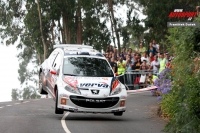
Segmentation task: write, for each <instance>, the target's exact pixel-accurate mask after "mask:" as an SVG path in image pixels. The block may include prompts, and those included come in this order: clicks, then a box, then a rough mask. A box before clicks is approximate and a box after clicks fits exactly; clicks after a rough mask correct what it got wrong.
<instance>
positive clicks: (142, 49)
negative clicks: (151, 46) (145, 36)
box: [138, 43, 146, 55]
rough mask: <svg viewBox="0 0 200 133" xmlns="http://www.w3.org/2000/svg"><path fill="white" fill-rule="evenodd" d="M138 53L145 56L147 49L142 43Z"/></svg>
mask: <svg viewBox="0 0 200 133" xmlns="http://www.w3.org/2000/svg"><path fill="white" fill-rule="evenodd" d="M138 52H139V53H140V54H141V55H143V54H144V52H146V48H145V47H144V46H143V44H142V43H140V47H139V49H138Z"/></svg>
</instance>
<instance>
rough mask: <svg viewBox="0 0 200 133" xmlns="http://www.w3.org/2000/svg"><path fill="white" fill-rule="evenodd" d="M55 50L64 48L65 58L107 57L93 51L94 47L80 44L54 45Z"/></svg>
mask: <svg viewBox="0 0 200 133" xmlns="http://www.w3.org/2000/svg"><path fill="white" fill-rule="evenodd" d="M54 48H62V49H63V51H64V56H80V55H82V56H85V57H86V56H93V57H94V56H95V57H101V58H105V56H104V55H103V54H102V53H100V52H99V51H98V50H96V49H93V47H92V46H88V45H80V44H61V45H54Z"/></svg>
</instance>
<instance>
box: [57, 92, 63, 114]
mask: <svg viewBox="0 0 200 133" xmlns="http://www.w3.org/2000/svg"><path fill="white" fill-rule="evenodd" d="M57 105H58V90H56V102H55V114H63V113H64V111H63V110H59V109H58V107H57Z"/></svg>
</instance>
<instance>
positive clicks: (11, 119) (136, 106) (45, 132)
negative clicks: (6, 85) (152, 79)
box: [0, 92, 166, 133]
mask: <svg viewBox="0 0 200 133" xmlns="http://www.w3.org/2000/svg"><path fill="white" fill-rule="evenodd" d="M126 105H127V111H126V112H125V113H124V114H123V116H114V115H112V114H79V113H68V114H67V115H66V118H65V117H63V116H64V115H55V114H54V101H53V100H52V99H39V100H25V101H23V102H22V101H16V102H3V103H0V133H66V132H67V133H69V132H71V133H161V130H162V129H163V128H164V126H165V124H166V122H165V121H163V120H162V119H160V118H158V117H157V115H156V109H157V99H156V97H153V96H151V95H150V93H149V92H146V93H139V94H133V95H129V96H128V100H127V103H126ZM65 113H67V112H65ZM62 118H64V119H63V120H62ZM61 121H64V122H61ZM63 123H64V124H65V125H63ZM64 128H67V131H66V130H64Z"/></svg>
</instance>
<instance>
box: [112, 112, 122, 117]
mask: <svg viewBox="0 0 200 133" xmlns="http://www.w3.org/2000/svg"><path fill="white" fill-rule="evenodd" d="M114 115H115V116H122V115H123V112H122V111H121V112H115V113H114Z"/></svg>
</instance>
